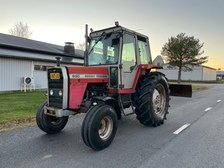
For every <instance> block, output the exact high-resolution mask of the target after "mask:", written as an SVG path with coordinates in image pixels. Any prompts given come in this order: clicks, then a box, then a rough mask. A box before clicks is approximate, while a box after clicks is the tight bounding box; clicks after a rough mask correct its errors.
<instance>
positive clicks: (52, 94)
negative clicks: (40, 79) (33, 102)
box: [48, 68, 63, 108]
mask: <svg viewBox="0 0 224 168" xmlns="http://www.w3.org/2000/svg"><path fill="white" fill-rule="evenodd" d="M58 73H59V74H60V78H59V79H56V78H55V79H52V77H51V74H58ZM59 92H61V93H62V95H63V75H62V70H61V68H51V69H48V101H49V106H50V107H55V108H62V107H63V96H62V95H60V94H59Z"/></svg>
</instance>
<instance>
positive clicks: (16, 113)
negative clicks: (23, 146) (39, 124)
mask: <svg viewBox="0 0 224 168" xmlns="http://www.w3.org/2000/svg"><path fill="white" fill-rule="evenodd" d="M46 98H47V97H46V92H44V91H35V92H12V93H2V94H0V132H1V131H3V130H7V129H13V128H14V127H20V126H22V125H24V124H25V125H27V124H28V123H30V124H33V123H34V121H35V120H34V118H35V114H36V110H37V108H38V107H39V105H40V104H41V103H42V102H43V101H44V100H46Z"/></svg>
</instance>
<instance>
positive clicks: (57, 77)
mask: <svg viewBox="0 0 224 168" xmlns="http://www.w3.org/2000/svg"><path fill="white" fill-rule="evenodd" d="M50 79H53V80H54V79H60V73H50Z"/></svg>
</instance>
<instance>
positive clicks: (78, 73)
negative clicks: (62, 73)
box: [68, 66, 108, 83]
mask: <svg viewBox="0 0 224 168" xmlns="http://www.w3.org/2000/svg"><path fill="white" fill-rule="evenodd" d="M68 75H69V78H70V80H71V81H73V82H75V81H76V82H78V83H107V82H108V67H100V66H91V67H88V66H75V67H68Z"/></svg>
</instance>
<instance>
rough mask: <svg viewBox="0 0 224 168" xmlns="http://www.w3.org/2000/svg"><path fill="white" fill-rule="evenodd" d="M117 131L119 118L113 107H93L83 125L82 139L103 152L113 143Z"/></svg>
mask: <svg viewBox="0 0 224 168" xmlns="http://www.w3.org/2000/svg"><path fill="white" fill-rule="evenodd" d="M116 131H117V116H116V112H115V110H114V109H113V107H111V106H108V105H97V106H93V107H91V108H90V109H89V111H88V112H87V114H86V116H85V119H84V120H83V123H82V139H83V141H84V142H85V144H86V145H87V146H89V147H90V148H92V149H94V150H102V149H104V148H106V147H108V146H109V145H110V144H111V142H112V141H113V139H114V137H115V134H116Z"/></svg>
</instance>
